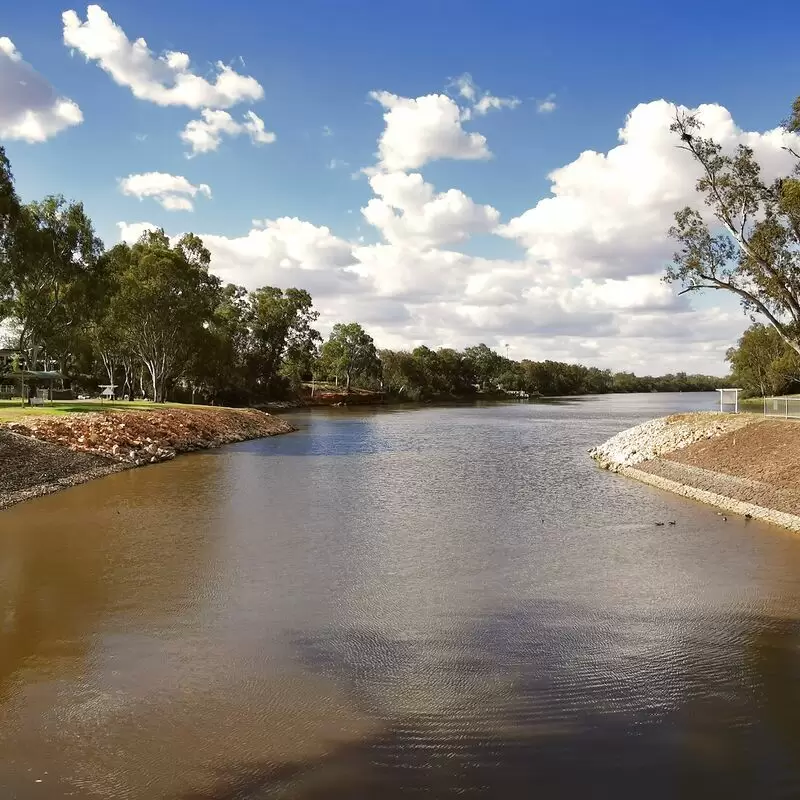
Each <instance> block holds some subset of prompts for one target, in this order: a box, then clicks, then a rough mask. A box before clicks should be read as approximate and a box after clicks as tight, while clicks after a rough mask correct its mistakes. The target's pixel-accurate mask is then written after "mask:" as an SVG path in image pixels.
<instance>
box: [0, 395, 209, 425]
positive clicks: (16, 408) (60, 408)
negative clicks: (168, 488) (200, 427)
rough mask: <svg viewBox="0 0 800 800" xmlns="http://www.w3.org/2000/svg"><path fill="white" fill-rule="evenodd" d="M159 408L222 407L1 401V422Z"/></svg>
mask: <svg viewBox="0 0 800 800" xmlns="http://www.w3.org/2000/svg"><path fill="white" fill-rule="evenodd" d="M158 408H220V406H198V405H194V406H193V405H189V404H188V403H148V402H147V401H142V400H130V401H127V402H126V401H122V402H102V403H101V402H100V401H99V400H56V401H54V402H53V403H52V405H51V404H50V403H48V404H47V405H44V406H24V407H23V406H21V405H20V401H19V399H17V400H0V422H12V421H13V420H14V419H16V418H18V417H23V416H35V417H40V416H63V415H64V414H74V413H75V412H79V411H80V412H93V411H134V410H144V411H153V410H154V409H158Z"/></svg>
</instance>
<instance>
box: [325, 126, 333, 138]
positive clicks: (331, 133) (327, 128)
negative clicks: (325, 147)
mask: <svg viewBox="0 0 800 800" xmlns="http://www.w3.org/2000/svg"><path fill="white" fill-rule="evenodd" d="M322 135H323V136H333V130H332V129H331V128H330V127H329V126H328V125H323V126H322Z"/></svg>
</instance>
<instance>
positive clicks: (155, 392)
mask: <svg viewBox="0 0 800 800" xmlns="http://www.w3.org/2000/svg"><path fill="white" fill-rule="evenodd" d="M145 366H146V367H147V371H148V372H149V373H150V384H151V385H152V387H153V402H154V403H157V402H158V375H156V365H155V364H154V363H153V362H152V361H146V362H145ZM142 388H144V387H142Z"/></svg>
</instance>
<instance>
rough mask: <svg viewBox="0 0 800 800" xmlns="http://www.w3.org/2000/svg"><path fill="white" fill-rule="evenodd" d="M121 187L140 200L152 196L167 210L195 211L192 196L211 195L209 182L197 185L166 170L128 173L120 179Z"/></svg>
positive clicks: (124, 192) (125, 192) (122, 190)
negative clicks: (137, 173) (135, 173)
mask: <svg viewBox="0 0 800 800" xmlns="http://www.w3.org/2000/svg"><path fill="white" fill-rule="evenodd" d="M119 188H120V191H121V192H122V193H123V194H126V195H129V196H130V197H138V198H139V199H140V200H143V199H144V198H145V197H151V198H153V200H155V201H156V202H157V203H159V204H160V205H161V206H162V207H163V208H165V209H166V210H167V211H194V204H193V203H192V198H194V197H196V196H197V195H198V194H200V195H204V196H205V197H211V187H210V186H209V185H208V184H207V183H201V184H198V185H197V186H195V185H194V184H193V183H190V182H189V181H188V180H187V179H186V178H184V177H183V176H181V175H169V174H168V173H166V172H145V173H142V174H139V175H128V177H127V178H122V179H121V180H120V182H119Z"/></svg>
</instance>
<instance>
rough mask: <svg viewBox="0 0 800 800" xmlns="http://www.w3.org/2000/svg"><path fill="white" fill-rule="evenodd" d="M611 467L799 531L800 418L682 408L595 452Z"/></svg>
mask: <svg viewBox="0 0 800 800" xmlns="http://www.w3.org/2000/svg"><path fill="white" fill-rule="evenodd" d="M590 454H591V456H592V457H593V458H594V459H595V460H597V461H598V463H599V464H600V465H601V466H603V467H604V468H606V469H611V470H614V471H616V472H620V473H622V474H624V475H627V476H628V477H632V478H636V479H637V480H641V481H643V482H645V483H648V484H650V485H652V486H657V487H659V488H661V489H666V490H668V491H671V492H675V493H676V494H680V495H683V496H684V497H690V498H692V499H695V500H700V501H701V502H705V503H709V504H711V505H714V506H717V507H719V508H722V509H724V510H725V511H729V512H731V513H735V514H749V515H750V516H752V517H755V518H758V519H763V520H765V521H767V522H772V523H775V524H777V525H781V526H783V527H785V528H790V529H792V530H798V531H800V423H798V422H795V421H792V420H765V419H764V418H762V417H758V416H754V415H747V414H742V415H722V414H680V415H674V416H672V417H664V418H661V419H657V420H652V421H650V422H647V423H644V425H638V426H636V427H635V428H631V429H629V430H627V431H622V433H620V434H617V436H614V437H612V438H611V439H609V440H608V441H607V442H605V444H602V445H600V446H599V447H596V448H594V449H593V450H591V451H590Z"/></svg>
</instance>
